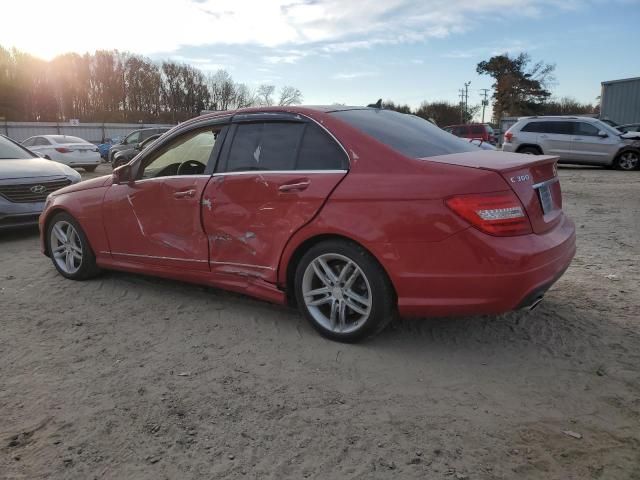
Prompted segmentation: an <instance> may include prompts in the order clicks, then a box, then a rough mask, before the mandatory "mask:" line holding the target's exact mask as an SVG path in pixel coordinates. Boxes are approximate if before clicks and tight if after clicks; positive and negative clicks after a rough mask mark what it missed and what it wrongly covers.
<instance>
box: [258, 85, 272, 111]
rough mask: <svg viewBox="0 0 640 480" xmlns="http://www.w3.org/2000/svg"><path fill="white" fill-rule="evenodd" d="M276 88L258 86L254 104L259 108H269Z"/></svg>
mask: <svg viewBox="0 0 640 480" xmlns="http://www.w3.org/2000/svg"><path fill="white" fill-rule="evenodd" d="M275 90H276V87H274V86H273V85H265V84H263V85H260V86H259V87H258V92H257V93H256V104H257V105H259V106H261V107H270V106H271V105H273V92H275Z"/></svg>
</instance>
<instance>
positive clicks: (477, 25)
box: [0, 0, 640, 107]
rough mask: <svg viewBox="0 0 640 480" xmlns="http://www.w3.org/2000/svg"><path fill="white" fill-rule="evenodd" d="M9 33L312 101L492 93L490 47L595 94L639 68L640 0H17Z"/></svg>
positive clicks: (30, 45) (43, 53)
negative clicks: (166, 64) (221, 74)
mask: <svg viewBox="0 0 640 480" xmlns="http://www.w3.org/2000/svg"><path fill="white" fill-rule="evenodd" d="M2 18H3V21H2V28H0V45H2V46H4V47H5V48H6V47H16V48H18V49H20V50H23V51H27V52H29V53H32V54H34V55H36V56H39V57H41V58H44V59H51V58H53V57H54V56H56V55H57V54H60V53H66V52H69V51H74V52H78V53H84V52H87V51H88V52H93V51H95V50H96V49H118V50H122V51H129V52H132V53H138V54H143V55H145V56H147V57H149V58H151V59H153V60H158V61H159V60H162V59H168V58H170V59H173V60H177V61H181V62H185V63H189V64H192V65H194V66H196V67H198V68H200V69H201V70H203V71H204V72H205V73H208V72H215V71H216V70H218V69H226V70H227V71H228V72H229V73H231V75H232V76H233V78H234V80H235V81H237V82H243V83H246V84H247V85H248V86H250V87H253V88H255V87H256V86H257V85H259V84H262V83H268V84H273V85H276V86H277V87H280V86H283V85H293V86H295V87H297V88H299V89H300V90H301V91H302V93H303V97H304V103H305V104H332V103H346V104H350V105H363V104H368V103H372V102H375V101H376V100H377V99H378V98H383V99H391V100H393V101H395V102H396V103H407V104H409V105H410V106H412V107H417V106H418V105H419V104H420V102H421V101H423V100H427V101H435V100H448V101H452V102H456V101H458V96H457V95H458V91H459V89H460V88H463V85H464V83H465V82H471V84H470V86H469V104H470V105H473V104H478V103H480V94H481V89H483V88H491V84H492V81H491V79H490V78H489V77H486V76H484V77H483V76H479V75H477V74H476V72H475V68H476V65H477V63H478V62H480V61H482V60H485V59H488V58H490V57H491V56H492V55H496V54H501V53H504V52H508V53H510V54H517V53H519V52H527V53H529V54H530V55H531V57H532V58H533V60H535V61H538V60H542V61H544V62H546V63H552V64H555V65H556V71H555V78H556V80H555V82H554V84H553V85H552V92H553V94H554V96H556V97H563V96H570V97H573V98H575V99H577V100H579V101H582V102H589V103H595V102H596V97H597V96H598V95H599V94H600V83H601V82H602V81H606V80H613V79H619V78H629V77H638V76H640V54H639V53H638V46H639V45H640V0H417V1H414V0H262V1H260V0H171V1H158V0H156V1H148V0H134V1H131V0H127V1H123V0H109V1H105V0H102V1H94V0H57V1H55V2H52V1H50V0H45V1H37V0H19V1H17V0H9V1H6V0H5V1H4V2H3V5H2Z"/></svg>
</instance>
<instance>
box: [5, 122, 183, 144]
mask: <svg viewBox="0 0 640 480" xmlns="http://www.w3.org/2000/svg"><path fill="white" fill-rule="evenodd" d="M162 127H173V125H166V124H153V123H80V124H77V125H72V124H70V123H66V122H4V121H0V133H3V134H5V135H6V136H7V137H9V138H12V139H13V140H16V141H17V142H22V141H23V140H26V139H27V138H29V137H33V136H34V135H73V136H74V137H80V138H83V139H85V140H87V141H89V142H92V143H102V142H104V140H105V139H107V138H113V137H117V136H124V135H126V134H128V133H129V132H131V131H132V130H138V129H140V128H162Z"/></svg>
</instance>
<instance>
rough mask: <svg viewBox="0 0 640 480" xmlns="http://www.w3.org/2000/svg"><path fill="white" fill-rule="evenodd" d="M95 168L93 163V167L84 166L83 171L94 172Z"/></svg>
mask: <svg viewBox="0 0 640 480" xmlns="http://www.w3.org/2000/svg"><path fill="white" fill-rule="evenodd" d="M96 168H98V166H97V165H94V166H93V167H84V170H85V172H95V171H96Z"/></svg>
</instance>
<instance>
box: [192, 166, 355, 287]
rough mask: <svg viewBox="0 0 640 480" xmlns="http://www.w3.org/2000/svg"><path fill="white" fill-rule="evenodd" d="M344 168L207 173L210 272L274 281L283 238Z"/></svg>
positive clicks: (325, 194) (205, 222) (305, 220)
mask: <svg viewBox="0 0 640 480" xmlns="http://www.w3.org/2000/svg"><path fill="white" fill-rule="evenodd" d="M345 174H346V172H307V173H305V172H304V171H299V172H242V173H237V174H220V175H216V176H214V177H213V179H212V180H211V182H210V183H209V185H208V186H207V188H206V189H205V192H204V195H203V204H206V205H209V204H210V205H211V207H210V208H209V207H204V208H203V210H202V222H203V225H204V229H205V231H206V233H207V236H208V239H209V248H210V255H211V260H210V263H211V271H212V272H214V273H217V274H236V275H240V276H247V277H254V278H256V277H257V278H260V279H262V280H265V281H268V282H273V283H275V281H276V270H277V267H278V262H279V259H280V255H281V253H282V250H283V249H284V246H285V245H286V243H287V241H288V240H289V238H290V237H291V236H292V235H293V234H294V233H295V232H296V231H297V230H298V229H299V228H301V227H302V226H303V225H305V224H306V223H308V222H309V221H310V220H311V219H312V218H313V217H314V216H315V215H316V213H317V212H318V211H319V210H320V208H321V207H322V205H323V204H324V202H325V200H326V198H327V197H328V196H329V194H330V193H331V191H332V190H333V189H334V188H335V186H336V185H337V184H338V183H339V182H340V180H341V179H342V178H343V177H344V175H345Z"/></svg>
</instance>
